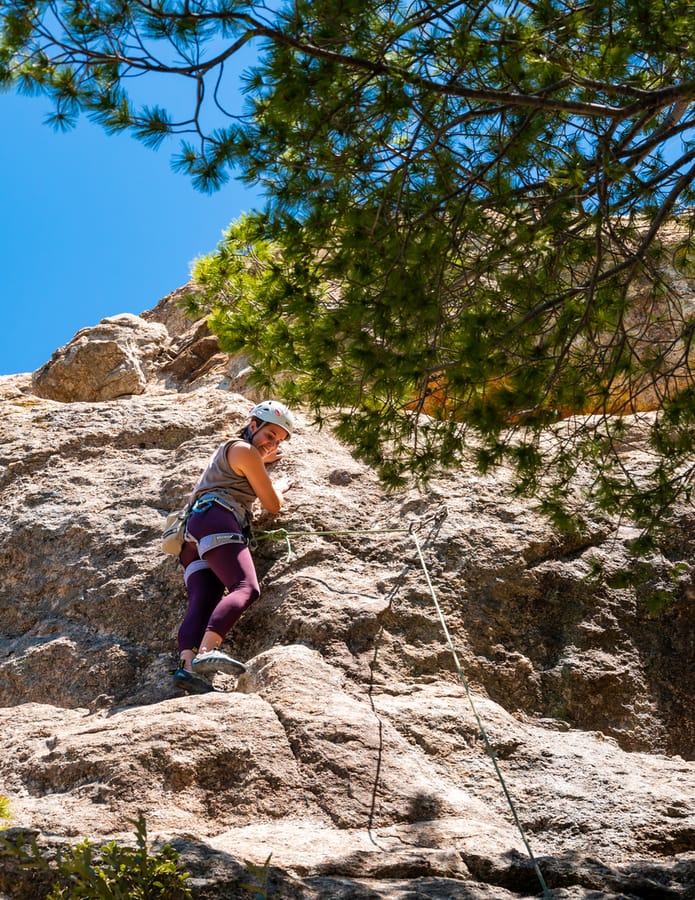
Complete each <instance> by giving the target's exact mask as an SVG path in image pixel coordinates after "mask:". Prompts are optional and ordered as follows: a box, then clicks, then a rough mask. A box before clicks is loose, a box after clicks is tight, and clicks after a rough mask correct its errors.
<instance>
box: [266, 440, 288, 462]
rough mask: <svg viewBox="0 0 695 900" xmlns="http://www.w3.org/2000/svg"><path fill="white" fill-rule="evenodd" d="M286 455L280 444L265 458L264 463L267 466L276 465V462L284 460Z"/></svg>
mask: <svg viewBox="0 0 695 900" xmlns="http://www.w3.org/2000/svg"><path fill="white" fill-rule="evenodd" d="M284 455H285V454H284V452H283V449H282V445H281V444H278V446H277V447H275V448H274V449H272V450H271V451H270V452H269V453H267V454H266V456H265V458H264V460H263V462H264V463H265V464H266V465H268V463H274V462H277V461H278V460H279V459H282V457H283V456H284Z"/></svg>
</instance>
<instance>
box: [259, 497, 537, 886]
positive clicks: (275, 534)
mask: <svg viewBox="0 0 695 900" xmlns="http://www.w3.org/2000/svg"><path fill="white" fill-rule="evenodd" d="M443 513H444V514H443V515H442V511H440V512H439V513H436V514H435V516H434V517H433V519H434V521H435V523H436V524H437V525H439V524H440V523H441V521H442V520H443V519H444V518H445V516H446V509H444V511H443ZM414 524H415V523H411V526H410V528H376V529H364V530H354V531H352V530H350V531H348V530H346V531H287V530H286V529H285V528H277V529H275V530H273V531H262V532H259V533H258V535H257V536H256V537H257V539H258V540H264V539H267V540H284V541H285V543H286V545H287V561H288V562H289V561H290V560H291V558H292V552H293V551H292V544H291V543H290V538H294V537H305V536H309V535H323V536H339V535H358V534H410V535H411V537H412V538H413V541H414V542H415V548H416V550H417V554H418V558H419V561H420V566H421V568H422V572H423V574H424V576H425V581H426V583H427V587H428V589H429V592H430V596H431V597H432V602H433V603H434V608H435V610H436V612H437V616H438V618H439V622H440V624H441V626H442V631H443V632H444V636H445V638H446V642H447V645H448V647H449V651H450V652H451V656H452V658H453V660H454V666H455V668H456V672H457V674H458V676H459V678H460V680H461V683H462V684H463V688H464V690H465V692H466V697H467V699H468V703H469V704H470V707H471V710H472V712H473V716H474V717H475V721H476V723H477V725H478V728H479V729H480V734H481V736H482V738H483V742H484V744H485V749H486V751H487V754H488V756H489V757H490V759H491V760H492V765H493V767H494V769H495V774H496V775H497V778H498V780H499V782H500V785H501V787H502V791H503V793H504V796H505V799H506V801H507V804H508V806H509V809H510V811H511V814H512V818H513V819H514V824H515V825H516V827H517V830H518V831H519V834H520V836H521V840H522V842H523V844H524V847H525V848H526V852H527V853H528V856H529V859H530V861H531V865H532V866H533V870H534V872H535V873H536V877H537V878H538V881H539V883H540V885H541V889H542V891H543V896H544V897H546V898H548V897H550V891H549V889H548V885H547V884H546V881H545V878H544V877H543V873H542V872H541V869H540V866H539V865H538V861H537V860H536V857H535V856H534V853H533V850H532V849H531V845H530V843H529V841H528V838H527V836H526V832H525V830H524V826H523V825H522V824H521V820H520V819H519V816H518V813H517V811H516V805H515V803H514V801H513V799H512V796H511V794H510V792H509V789H508V788H507V783H506V781H505V779H504V775H503V774H502V770H501V769H500V767H499V763H498V761H497V755H496V753H495V750H494V748H493V746H492V743H491V742H490V738H489V737H488V734H487V731H486V729H485V725H484V724H483V721H482V719H481V717H480V715H479V713H478V709H477V707H476V705H475V701H474V700H473V694H472V693H471V689H470V686H469V684H468V679H467V678H466V676H465V674H464V671H463V667H462V666H461V663H460V661H459V658H458V654H457V653H456V647H455V646H454V642H453V639H452V637H451V633H450V631H449V628H448V626H447V623H446V619H445V617H444V613H443V612H442V608H441V605H440V603H439V600H438V598H437V594H436V592H435V590H434V586H433V584H432V579H431V578H430V573H429V570H428V568H427V563H426V561H425V557H424V554H423V552H422V547H421V544H420V541H419V539H418V536H417V534H416V532H415V530H414V527H413V526H414ZM423 524H425V523H424V522H420V523H419V526H420V527H422V525H423Z"/></svg>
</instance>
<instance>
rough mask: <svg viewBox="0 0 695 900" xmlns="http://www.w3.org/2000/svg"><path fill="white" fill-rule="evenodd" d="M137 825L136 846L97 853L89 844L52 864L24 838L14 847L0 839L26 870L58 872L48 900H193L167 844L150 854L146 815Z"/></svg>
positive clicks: (112, 843)
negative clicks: (64, 899)
mask: <svg viewBox="0 0 695 900" xmlns="http://www.w3.org/2000/svg"><path fill="white" fill-rule="evenodd" d="M133 824H134V825H135V835H136V847H121V846H119V845H118V844H117V843H116V842H115V841H110V842H109V843H108V844H105V845H104V846H102V847H100V848H99V849H98V850H97V849H95V848H94V847H93V846H92V845H91V844H90V842H89V841H88V840H86V839H85V840H84V841H82V842H80V843H79V844H77V846H76V847H74V848H72V849H71V850H69V851H67V852H65V853H61V854H59V855H58V857H57V859H56V860H55V862H54V863H49V862H48V861H47V860H46V859H45V858H44V856H43V855H42V853H41V851H40V849H39V847H38V845H37V843H36V839H35V838H34V839H32V841H31V843H30V845H29V848H28V849H27V848H26V846H25V842H24V841H23V839H22V837H21V835H20V836H19V837H18V838H17V840H16V841H15V842H14V843H11V842H10V841H9V840H7V839H6V838H0V847H2V849H3V850H4V851H5V852H8V853H11V854H13V855H15V856H17V857H18V858H19V860H20V861H21V862H22V863H23V864H25V865H31V866H36V867H38V868H43V869H48V870H51V871H54V872H55V875H56V876H57V878H56V881H55V883H54V885H53V888H52V889H51V891H50V893H49V894H48V895H47V897H46V900H60V898H66V900H67V898H70V900H74V898H77V897H84V898H94V900H97V898H99V900H158V898H159V900H190V898H191V897H192V894H191V891H190V888H189V887H188V886H187V885H186V880H187V878H188V873H187V872H184V871H183V870H182V869H181V867H180V864H179V862H178V854H177V853H176V851H175V850H173V849H172V847H171V846H170V845H169V844H164V846H163V847H162V848H161V849H160V850H159V851H158V852H157V853H156V854H154V855H152V854H150V853H149V851H148V849H147V829H146V824H145V819H144V816H143V815H142V813H140V815H139V816H138V818H137V820H133Z"/></svg>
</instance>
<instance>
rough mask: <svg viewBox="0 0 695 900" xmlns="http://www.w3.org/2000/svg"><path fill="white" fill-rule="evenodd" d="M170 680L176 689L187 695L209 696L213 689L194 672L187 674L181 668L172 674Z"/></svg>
mask: <svg viewBox="0 0 695 900" xmlns="http://www.w3.org/2000/svg"><path fill="white" fill-rule="evenodd" d="M172 678H173V679H174V684H175V685H176V687H179V688H181V690H183V691H185V692H186V693H187V694H209V693H210V691H214V690H215V688H214V687H213V686H212V685H211V684H210V682H209V681H207V680H206V679H205V678H201V677H200V676H199V675H196V674H195V673H194V672H187V671H186V670H185V669H183V668H178V669H176V671H175V672H174V673H173V675H172Z"/></svg>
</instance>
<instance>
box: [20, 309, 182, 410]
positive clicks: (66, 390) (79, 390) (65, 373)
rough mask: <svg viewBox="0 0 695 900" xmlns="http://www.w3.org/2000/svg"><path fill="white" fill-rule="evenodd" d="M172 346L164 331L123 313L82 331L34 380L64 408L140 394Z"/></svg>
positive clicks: (38, 391) (41, 392)
mask: <svg viewBox="0 0 695 900" xmlns="http://www.w3.org/2000/svg"><path fill="white" fill-rule="evenodd" d="M168 342H169V335H168V332H167V330H166V328H165V327H164V326H163V325H161V324H159V323H157V322H146V321H145V320H144V319H142V318H140V317H139V316H135V315H132V314H130V313H123V314H121V315H118V316H111V317H109V318H106V319H102V320H101V322H100V323H99V324H98V325H95V326H94V327H92V328H83V329H81V330H80V331H78V332H77V334H76V335H75V337H74V338H73V339H72V340H71V341H69V342H68V343H67V344H66V345H65V346H64V347H60V348H59V349H58V350H56V351H55V353H54V354H53V356H52V357H51V358H50V360H49V361H48V362H47V363H45V364H44V365H43V366H41V368H39V369H37V370H36V372H34V375H33V386H34V392H35V393H36V395H37V396H39V397H45V398H47V399H50V400H58V401H60V402H62V403H74V402H77V401H83V402H93V401H103V400H113V399H115V398H116V397H123V396H128V395H130V394H142V393H143V391H144V390H145V386H146V385H147V381H148V378H149V377H150V376H151V374H152V372H153V368H154V364H155V362H156V361H157V359H158V357H159V356H160V355H161V354H162V352H163V350H164V348H165V347H166V345H167V344H168Z"/></svg>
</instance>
